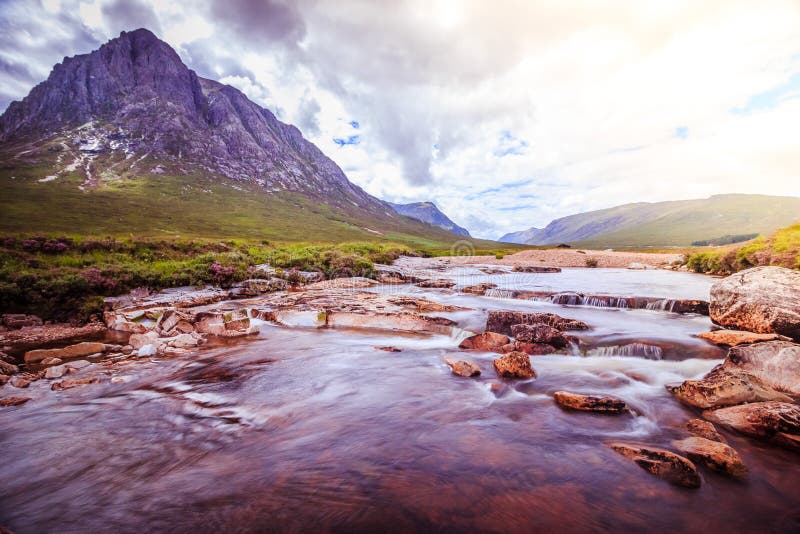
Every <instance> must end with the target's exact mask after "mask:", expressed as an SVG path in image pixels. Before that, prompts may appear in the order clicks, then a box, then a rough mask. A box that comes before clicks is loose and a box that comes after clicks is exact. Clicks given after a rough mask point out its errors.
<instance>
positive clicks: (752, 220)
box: [558, 195, 800, 248]
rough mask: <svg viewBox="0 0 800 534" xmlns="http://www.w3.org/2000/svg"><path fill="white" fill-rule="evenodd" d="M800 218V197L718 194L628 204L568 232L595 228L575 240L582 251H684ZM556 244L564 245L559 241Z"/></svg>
mask: <svg viewBox="0 0 800 534" xmlns="http://www.w3.org/2000/svg"><path fill="white" fill-rule="evenodd" d="M798 216H800V198H794V197H774V196H764V195H721V196H715V197H712V198H710V199H705V200H689V201H677V202H659V203H655V204H629V205H625V206H619V207H617V208H611V209H608V210H601V211H598V212H590V213H586V214H581V215H580V216H578V217H575V218H572V219H571V220H569V221H566V222H567V227H566V230H567V231H571V232H574V231H577V230H578V228H580V227H581V226H582V225H585V224H589V223H594V224H597V226H598V234H597V235H594V236H592V237H586V238H585V239H576V240H573V241H572V244H574V245H576V246H580V247H586V248H609V247H613V248H642V247H686V246H689V245H690V244H691V243H692V242H693V241H700V240H703V239H713V238H717V237H720V236H723V235H728V234H746V233H759V234H761V235H769V234H770V233H772V232H774V231H775V230H776V229H778V228H780V227H782V226H786V225H787V224H790V223H792V222H794V221H795V220H797V218H798ZM558 241H565V240H564V239H558Z"/></svg>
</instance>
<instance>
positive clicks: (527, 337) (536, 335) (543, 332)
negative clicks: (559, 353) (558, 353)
mask: <svg viewBox="0 0 800 534" xmlns="http://www.w3.org/2000/svg"><path fill="white" fill-rule="evenodd" d="M511 335H512V336H514V338H515V339H516V340H517V341H522V342H524V343H547V344H548V345H552V346H554V347H556V348H557V349H563V348H565V347H566V346H567V338H566V337H565V336H564V334H563V333H562V332H561V331H560V330H558V329H557V328H553V327H552V326H550V325H547V324H544V323H537V324H515V325H511Z"/></svg>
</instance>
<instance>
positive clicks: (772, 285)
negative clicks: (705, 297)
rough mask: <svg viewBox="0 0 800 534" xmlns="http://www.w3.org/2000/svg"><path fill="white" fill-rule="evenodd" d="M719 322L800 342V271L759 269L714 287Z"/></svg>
mask: <svg viewBox="0 0 800 534" xmlns="http://www.w3.org/2000/svg"><path fill="white" fill-rule="evenodd" d="M709 312H710V316H711V320H712V321H714V322H715V323H717V324H719V325H722V326H726V327H730V328H738V329H741V330H749V331H751V332H757V333H761V334H769V333H775V334H781V335H784V336H789V337H791V338H793V339H794V340H796V341H800V272H797V271H793V270H791V269H786V268H784V267H755V268H753V269H747V270H746V271H742V272H739V273H736V274H733V275H731V276H729V277H727V278H724V279H722V280H720V281H719V282H717V283H716V284H714V285H713V286H712V287H711V302H710V304H709Z"/></svg>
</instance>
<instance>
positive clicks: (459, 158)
mask: <svg viewBox="0 0 800 534" xmlns="http://www.w3.org/2000/svg"><path fill="white" fill-rule="evenodd" d="M138 27H147V28H149V29H151V30H152V31H153V32H155V33H156V34H157V35H158V36H159V37H161V38H162V39H164V40H165V41H167V42H168V43H169V44H171V45H172V46H173V47H174V48H175V49H176V50H177V51H178V53H179V54H180V55H181V57H182V58H183V60H184V62H185V63H186V64H187V65H188V66H189V67H190V68H192V69H194V70H195V71H197V73H198V74H199V75H201V76H204V77H209V78H214V79H218V80H220V81H222V82H224V83H228V84H231V85H233V86H235V87H238V88H239V89H241V90H243V91H244V92H245V93H246V94H247V95H248V96H249V97H250V98H251V99H253V100H254V101H256V102H258V103H259V104H261V105H263V106H265V107H268V108H270V109H271V110H273V111H274V112H275V113H276V114H278V116H279V117H280V118H281V119H282V120H283V121H285V122H290V123H293V124H296V125H297V126H299V127H300V128H301V130H302V131H303V132H304V134H305V135H306V137H308V138H309V139H311V140H312V141H313V142H315V143H316V144H317V145H318V146H320V148H321V149H322V150H323V151H324V152H325V153H326V154H328V155H329V156H331V157H332V158H333V159H334V160H335V161H336V162H337V163H338V164H339V165H340V166H341V167H342V168H343V169H344V171H345V173H346V174H347V175H348V177H349V178H350V179H351V180H352V181H353V182H355V183H357V184H359V185H361V186H362V187H364V188H365V189H366V190H367V191H368V192H370V193H372V194H374V195H376V196H378V197H381V198H383V199H386V200H390V201H394V202H412V201H420V200H433V201H434V202H436V203H437V205H439V207H440V208H442V209H443V210H444V211H445V212H446V213H447V214H448V215H449V216H450V217H451V218H452V219H453V220H455V221H456V222H457V223H459V224H461V225H462V226H466V227H467V228H468V229H469V230H470V231H471V232H472V233H473V235H476V236H478V237H490V238H495V237H498V236H499V235H501V234H503V233H505V232H508V231H513V230H521V229H525V228H528V227H530V226H543V225H545V224H547V223H548V222H549V221H550V220H552V219H553V218H556V217H560V216H564V215H569V214H572V213H575V212H580V211H586V210H589V209H597V208H604V207H610V206H613V205H617V204H622V203H626V202H636V201H658V200H672V199H686V198H700V197H706V196H709V195H712V194H717V193H733V192H739V193H767V194H783V195H793V196H800V172H799V171H800V31H798V28H800V1H798V0H785V1H781V0H775V1H771V0H760V1H758V2H755V1H742V2H739V1H736V0H721V1H715V0H704V1H702V2H698V1H696V0H687V1H681V0H637V1H622V0H619V1H615V0H605V1H601V0H586V1H567V0H540V1H533V0H520V1H514V0H508V1H501V0H492V1H488V0H479V1H474V2H471V1H468V0H409V1H390V0H383V1H378V2H375V1H367V0H365V1H355V0H335V1H334V0H331V1H323V0H298V1H296V2H282V1H280V0H261V1H259V0H227V1H218V2H215V1H209V0H184V1H182V2H162V1H158V0H132V1H122V0H92V1H68V0H42V1H41V2H38V1H36V0H32V1H31V0H29V1H17V0H0V77H1V78H0V79H2V83H0V109H5V108H6V106H7V105H8V103H9V102H10V101H11V100H15V99H19V98H21V97H23V96H25V95H26V94H27V92H28V91H29V90H30V89H31V87H33V86H34V85H35V84H36V83H38V82H39V81H41V80H43V79H45V78H46V77H47V74H48V72H49V71H50V68H51V67H52V65H54V64H55V63H57V62H59V61H61V60H62V59H63V57H64V56H71V55H74V54H77V53H85V52H89V51H91V50H94V49H96V48H97V47H98V46H99V45H100V44H102V43H103V42H105V41H106V40H108V39H110V38H112V37H116V36H117V35H118V34H119V32H120V31H122V30H130V29H135V28H138Z"/></svg>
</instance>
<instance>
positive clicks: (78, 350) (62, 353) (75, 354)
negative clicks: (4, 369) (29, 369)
mask: <svg viewBox="0 0 800 534" xmlns="http://www.w3.org/2000/svg"><path fill="white" fill-rule="evenodd" d="M105 350H106V346H105V345H104V344H103V343H93V342H84V343H78V344H76V345H70V346H68V347H63V348H60V349H37V350H30V351H28V352H26V353H25V362H26V363H36V362H40V361H42V360H44V359H45V358H60V359H62V360H63V359H67V358H80V357H83V356H89V355H91V354H96V353H98V352H105Z"/></svg>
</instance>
